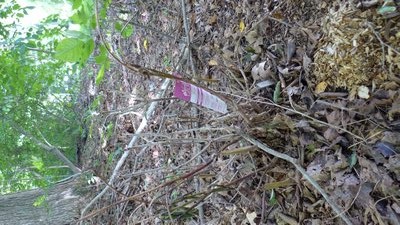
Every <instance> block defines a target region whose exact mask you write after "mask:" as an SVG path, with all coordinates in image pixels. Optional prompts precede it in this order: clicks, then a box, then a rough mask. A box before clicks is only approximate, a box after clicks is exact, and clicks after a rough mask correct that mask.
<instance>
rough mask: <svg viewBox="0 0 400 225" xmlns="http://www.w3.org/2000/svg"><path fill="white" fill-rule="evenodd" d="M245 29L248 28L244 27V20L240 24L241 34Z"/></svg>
mask: <svg viewBox="0 0 400 225" xmlns="http://www.w3.org/2000/svg"><path fill="white" fill-rule="evenodd" d="M245 27H246V26H245V25H244V22H243V20H240V23H239V30H240V32H243V31H244V28H245Z"/></svg>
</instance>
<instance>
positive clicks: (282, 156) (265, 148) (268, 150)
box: [238, 132, 353, 225]
mask: <svg viewBox="0 0 400 225" xmlns="http://www.w3.org/2000/svg"><path fill="white" fill-rule="evenodd" d="M238 134H239V135H240V136H241V137H242V138H244V139H246V140H247V141H248V142H250V143H252V144H253V145H255V146H257V147H258V148H260V149H261V150H263V151H264V152H266V153H268V154H271V155H273V156H276V157H278V158H280V159H283V160H285V161H287V162H290V163H291V164H293V165H294V167H296V169H297V170H298V171H299V172H300V173H301V174H302V175H303V177H304V178H305V179H306V180H307V181H308V182H310V184H311V185H312V186H313V187H314V188H315V189H317V191H318V192H319V193H320V194H321V195H322V197H324V199H325V200H326V202H327V203H328V204H329V205H330V206H331V208H332V209H333V211H335V213H336V214H337V215H339V216H340V218H342V220H343V221H344V222H345V223H346V224H347V225H352V224H353V223H352V222H351V221H350V220H349V218H347V216H346V215H345V214H344V213H342V210H341V209H339V207H338V206H337V205H336V204H335V203H334V202H333V201H332V200H331V199H330V198H329V196H328V194H327V193H326V192H325V191H324V189H322V187H321V186H319V184H318V183H317V182H316V181H315V180H314V179H313V178H312V177H311V176H310V175H308V173H307V172H306V171H305V169H304V168H303V167H302V166H300V165H299V164H298V163H297V160H296V159H295V158H293V157H290V156H288V155H286V154H283V153H280V152H278V151H275V150H274V149H272V148H269V147H268V146H266V145H265V144H263V143H261V142H260V141H258V140H256V139H255V138H253V137H251V136H250V135H248V134H245V133H243V132H238Z"/></svg>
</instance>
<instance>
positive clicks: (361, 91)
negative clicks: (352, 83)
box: [357, 85, 369, 99]
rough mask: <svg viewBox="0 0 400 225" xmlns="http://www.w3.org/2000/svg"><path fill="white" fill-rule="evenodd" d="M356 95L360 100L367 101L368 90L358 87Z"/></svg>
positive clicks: (364, 87)
mask: <svg viewBox="0 0 400 225" xmlns="http://www.w3.org/2000/svg"><path fill="white" fill-rule="evenodd" d="M357 95H358V97H360V98H363V99H368V98H369V89H368V87H366V86H363V85H361V86H359V87H358V89H357Z"/></svg>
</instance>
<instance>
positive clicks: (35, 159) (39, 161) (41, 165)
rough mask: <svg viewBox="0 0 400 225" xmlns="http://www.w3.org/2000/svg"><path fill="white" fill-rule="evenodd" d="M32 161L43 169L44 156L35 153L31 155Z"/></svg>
mask: <svg viewBox="0 0 400 225" xmlns="http://www.w3.org/2000/svg"><path fill="white" fill-rule="evenodd" d="M31 161H32V165H33V167H35V168H36V169H37V170H39V171H42V170H43V168H44V163H43V160H42V158H39V157H36V156H34V155H32V156H31Z"/></svg>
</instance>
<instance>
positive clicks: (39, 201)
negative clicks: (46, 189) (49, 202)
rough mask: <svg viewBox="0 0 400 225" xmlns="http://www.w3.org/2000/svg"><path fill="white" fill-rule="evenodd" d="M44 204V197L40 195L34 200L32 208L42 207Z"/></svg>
mask: <svg viewBox="0 0 400 225" xmlns="http://www.w3.org/2000/svg"><path fill="white" fill-rule="evenodd" d="M45 202H46V196H45V195H41V196H39V197H37V198H36V199H35V202H33V206H35V207H39V206H41V205H43V204H44V203H45Z"/></svg>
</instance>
